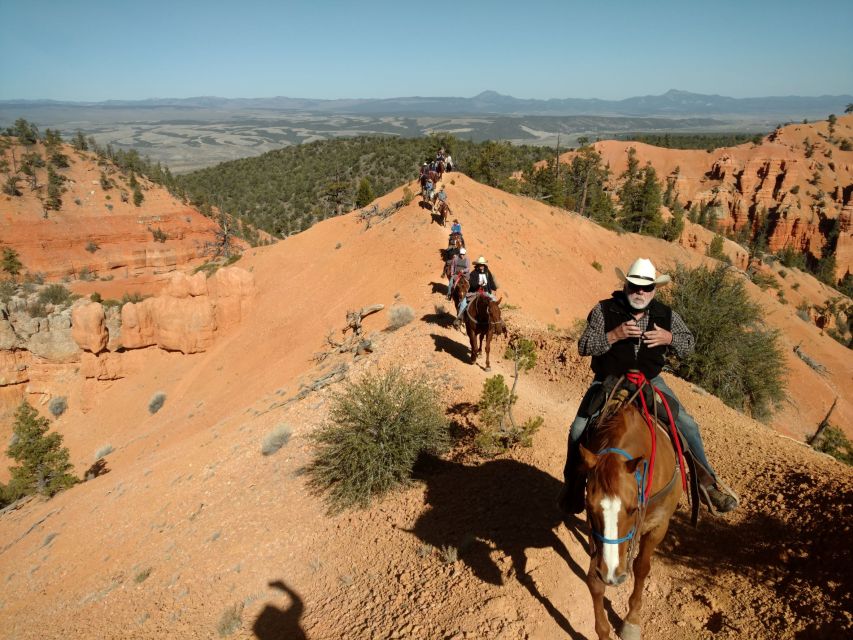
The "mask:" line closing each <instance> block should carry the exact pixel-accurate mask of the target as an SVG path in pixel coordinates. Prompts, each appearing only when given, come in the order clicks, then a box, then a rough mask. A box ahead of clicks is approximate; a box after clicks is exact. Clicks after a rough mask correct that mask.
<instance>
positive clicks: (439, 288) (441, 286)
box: [429, 282, 449, 302]
mask: <svg viewBox="0 0 853 640" xmlns="http://www.w3.org/2000/svg"><path fill="white" fill-rule="evenodd" d="M429 286H430V287H432V293H440V294H441V295H443V296H444V297H445V298H446V297H447V283H446V282H430V283H429ZM448 302H449V300H448Z"/></svg>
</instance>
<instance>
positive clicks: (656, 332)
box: [643, 324, 672, 347]
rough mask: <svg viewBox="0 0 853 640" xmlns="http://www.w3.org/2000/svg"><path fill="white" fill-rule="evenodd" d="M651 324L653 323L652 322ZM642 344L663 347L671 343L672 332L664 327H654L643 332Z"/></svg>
mask: <svg viewBox="0 0 853 640" xmlns="http://www.w3.org/2000/svg"><path fill="white" fill-rule="evenodd" d="M652 326H653V327H654V326H655V325H654V324H652ZM643 344H645V345H646V346H647V347H663V346H666V345H668V344H672V334H671V333H670V332H669V331H667V330H666V329H661V328H660V327H655V328H654V329H651V330H650V331H646V332H645V333H644V334H643Z"/></svg>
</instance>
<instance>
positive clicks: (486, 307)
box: [465, 292, 506, 371]
mask: <svg viewBox="0 0 853 640" xmlns="http://www.w3.org/2000/svg"><path fill="white" fill-rule="evenodd" d="M500 304H501V301H500V299H498V300H497V301H495V300H492V299H491V298H490V297H489V296H488V295H486V294H485V293H482V292H478V293H477V295H476V296H475V297H474V299H473V300H471V302H470V303H469V304H468V308H467V309H465V330H466V331H467V333H468V339H469V340H470V341H471V364H474V363H475V362H477V356H478V355H480V352H481V351H482V350H483V338H485V339H486V371H491V370H492V367H491V365H490V363H489V352H490V351H491V347H492V336H494V335H495V334H498V335H501V334H502V335H506V325H505V324H504V321H503V320H501V307H500ZM478 338H479V346H478V344H477V339H478Z"/></svg>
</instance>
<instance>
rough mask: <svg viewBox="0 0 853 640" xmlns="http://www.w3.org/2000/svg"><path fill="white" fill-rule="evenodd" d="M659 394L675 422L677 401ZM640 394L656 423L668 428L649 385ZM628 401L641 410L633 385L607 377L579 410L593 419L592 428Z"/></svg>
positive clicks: (662, 411)
mask: <svg viewBox="0 0 853 640" xmlns="http://www.w3.org/2000/svg"><path fill="white" fill-rule="evenodd" d="M661 393H663V395H664V397H665V398H666V402H667V404H668V405H669V409H670V412H671V413H672V419H673V420H675V421H677V420H678V412H679V408H680V405H679V403H678V401H677V400H676V399H675V398H674V397H672V396H671V395H669V394H668V393H665V392H661ZM642 394H643V398H644V399H645V401H646V406H647V407H648V408H649V413H651V414H652V415H656V416H657V419H658V421H659V422H660V423H661V424H662V425H664V426H669V416H668V415H667V413H666V409H665V408H664V406H663V403H662V402H661V400H660V398H659V397H658V396H657V394H656V393H655V392H654V390H653V389H652V387H651V384H645V385H643V388H642ZM629 400H631V401H632V402H633V403H634V405H635V406H636V407H637V408H638V409H642V408H643V405H642V401H641V400H640V395H639V393H637V386H636V385H635V384H633V383H632V382H630V381H629V380H627V379H626V378H625V377H624V376H622V377H616V376H607V378H605V379H604V381H603V382H602V383H601V384H600V385H599V386H598V390H597V392H596V393H594V394H592V396H591V397H590V398H589V399H588V401H587V406H586V407H581V408H582V409H583V411H584V415H586V416H588V417H592V418H593V420H592V421H591V423H590V424H591V425H592V426H594V425H595V424H597V423H598V422H600V421H601V420H603V419H605V418H607V417H609V416H611V415H613V414H614V413H616V412H617V411H618V410H619V409H620V408H621V407H622V405H623V404H625V403H626V402H628V401H629ZM683 439H684V437H683V436H682V440H683Z"/></svg>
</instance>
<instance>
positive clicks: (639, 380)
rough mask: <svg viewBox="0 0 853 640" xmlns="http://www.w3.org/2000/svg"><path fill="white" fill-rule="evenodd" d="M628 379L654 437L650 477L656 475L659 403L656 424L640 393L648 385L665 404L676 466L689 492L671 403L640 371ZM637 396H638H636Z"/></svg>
mask: <svg viewBox="0 0 853 640" xmlns="http://www.w3.org/2000/svg"><path fill="white" fill-rule="evenodd" d="M625 377H626V378H627V379H628V382H631V383H633V384H634V385H636V387H637V393H639V395H640V404H642V406H643V418H644V419H645V421H646V424H647V425H649V433H650V435H651V436H652V454H651V456H650V460H649V476H651V475H652V474H653V473H654V464H655V463H654V459H655V451H656V448H657V438H656V437H655V428H654V426H653V425H654V424H656V423H657V408H658V407H657V402H655V403H653V404H654V412H655V414H654V422H653V421H652V416H651V415H650V414H649V407H648V406H647V405H646V397H645V395H644V394H642V393H640V391H641V390H642V388H643V387H644V386H645V385H646V384H648V385H649V386H651V388H652V391H653V392H654V393H656V394H657V395H658V397H659V398H660V400H661V403H662V404H663V408H664V409H665V410H666V416H667V418H669V428H670V434H671V436H672V443H673V447H674V448H675V460H676V465H677V466H678V468H679V469H680V470H681V486H682V488H683V489H684V491H685V492H686V491H687V474H686V471H685V469H684V453H683V452H682V451H681V440H680V439H679V437H678V429H677V428H676V426H675V419H674V418H673V417H672V410H670V408H669V403H668V402H667V401H666V396H664V394H663V392H662V391H661V390H660V389H658V388H657V387H656V386H654V385H653V384H652V383H651V382H649V381H648V380H646V376H645V375H644V374H643V373H642V372H640V371H632V372H630V373H628V374H627V375H626V376H625ZM635 395H636V394H635ZM649 489H650V488H647V489H646V492H647V495H646V498H648V491H649Z"/></svg>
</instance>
